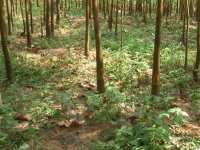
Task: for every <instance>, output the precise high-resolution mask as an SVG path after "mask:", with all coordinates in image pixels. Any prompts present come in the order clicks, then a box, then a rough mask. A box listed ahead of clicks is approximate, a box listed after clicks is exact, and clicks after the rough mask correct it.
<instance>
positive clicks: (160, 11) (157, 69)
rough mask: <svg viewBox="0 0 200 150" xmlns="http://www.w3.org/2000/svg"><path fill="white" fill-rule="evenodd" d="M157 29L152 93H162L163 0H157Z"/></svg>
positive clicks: (157, 94)
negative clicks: (161, 44)
mask: <svg viewBox="0 0 200 150" xmlns="http://www.w3.org/2000/svg"><path fill="white" fill-rule="evenodd" d="M157 3H158V4H157V16H156V29H155V40H154V54H153V72H152V87H151V95H154V96H159V95H160V43H161V25H162V16H163V0H158V2H157Z"/></svg>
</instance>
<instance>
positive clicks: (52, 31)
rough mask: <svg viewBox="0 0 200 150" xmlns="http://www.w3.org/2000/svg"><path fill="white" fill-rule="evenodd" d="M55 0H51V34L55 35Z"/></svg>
mask: <svg viewBox="0 0 200 150" xmlns="http://www.w3.org/2000/svg"><path fill="white" fill-rule="evenodd" d="M54 4H55V3H54V0H51V35H52V36H54V6H55V5H54Z"/></svg>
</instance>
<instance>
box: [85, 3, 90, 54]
mask: <svg viewBox="0 0 200 150" xmlns="http://www.w3.org/2000/svg"><path fill="white" fill-rule="evenodd" d="M89 1H90V0H86V29H85V56H88V55H89V48H90V13H89V12H90V2H89Z"/></svg>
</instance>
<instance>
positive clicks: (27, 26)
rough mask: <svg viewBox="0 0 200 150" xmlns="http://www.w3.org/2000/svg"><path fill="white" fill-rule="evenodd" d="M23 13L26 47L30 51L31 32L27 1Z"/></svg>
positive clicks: (26, 0)
mask: <svg viewBox="0 0 200 150" xmlns="http://www.w3.org/2000/svg"><path fill="white" fill-rule="evenodd" d="M25 11H26V34H27V35H26V37H27V47H28V49H31V45H32V40H31V32H30V26H29V7H28V0H25Z"/></svg>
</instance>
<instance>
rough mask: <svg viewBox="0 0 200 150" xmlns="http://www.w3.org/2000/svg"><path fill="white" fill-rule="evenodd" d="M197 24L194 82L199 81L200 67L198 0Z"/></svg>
mask: <svg viewBox="0 0 200 150" xmlns="http://www.w3.org/2000/svg"><path fill="white" fill-rule="evenodd" d="M197 23H198V24H197V54H196V62H195V65H194V70H193V78H194V81H195V82H198V81H199V77H198V72H199V71H198V69H199V66H200V0H198V1H197Z"/></svg>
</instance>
